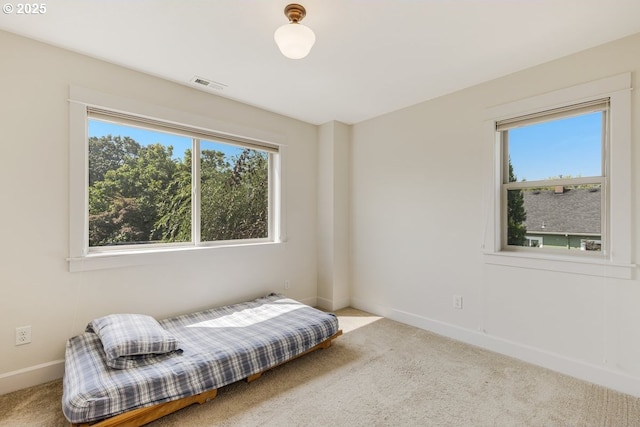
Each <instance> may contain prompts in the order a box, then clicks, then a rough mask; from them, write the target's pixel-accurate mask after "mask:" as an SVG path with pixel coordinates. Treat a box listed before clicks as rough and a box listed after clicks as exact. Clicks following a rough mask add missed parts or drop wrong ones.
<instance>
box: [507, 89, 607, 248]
mask: <svg viewBox="0 0 640 427" xmlns="http://www.w3.org/2000/svg"><path fill="white" fill-rule="evenodd" d="M608 111H609V99H602V100H595V101H592V102H588V103H584V104H579V105H571V106H567V107H564V108H561V109H558V110H551V111H543V112H539V113H536V114H534V115H530V116H520V117H516V118H512V119H509V120H504V121H499V122H498V123H497V131H498V132H500V139H501V150H502V195H501V196H502V197H501V209H502V217H503V218H504V220H503V221H502V224H503V225H502V230H501V232H502V239H501V243H502V248H503V249H508V250H535V251H557V252H567V251H575V250H578V251H582V252H598V253H600V254H602V253H603V251H602V244H603V242H604V244H605V245H606V242H607V237H606V224H603V218H605V215H603V213H605V212H606V211H607V202H606V200H607V198H606V185H605V183H606V175H605V173H604V170H605V168H604V164H605V153H606V152H607V150H606V148H607V141H608V129H609V127H608ZM543 242H544V243H543ZM595 242H598V243H597V244H596V243H595ZM523 248H527V249H523ZM531 248H533V249H531Z"/></svg>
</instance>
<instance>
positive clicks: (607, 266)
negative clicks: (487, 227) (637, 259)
mask: <svg viewBox="0 0 640 427" xmlns="http://www.w3.org/2000/svg"><path fill="white" fill-rule="evenodd" d="M484 262H485V263H486V264H494V265H504V266H509V267H518V268H530V269H534V270H547V271H557V272H562V273H573V274H585V275H588V276H599V277H610V278H615V279H627V280H628V279H633V276H634V273H635V269H636V265H635V264H615V263H613V262H611V261H610V260H606V259H600V258H597V259H596V258H590V257H589V258H587V257H577V256H576V257H573V256H564V257H563V256H556V255H549V254H532V253H522V252H485V253H484Z"/></svg>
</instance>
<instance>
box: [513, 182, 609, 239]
mask: <svg viewBox="0 0 640 427" xmlns="http://www.w3.org/2000/svg"><path fill="white" fill-rule="evenodd" d="M601 191H602V189H601V186H600V184H585V185H571V186H554V187H541V188H527V189H515V190H508V191H507V203H508V206H507V244H509V245H512V246H528V247H534V248H543V247H544V248H552V249H554V248H555V249H569V250H583V251H600V250H601V237H602V231H601V224H602V221H601V215H602V214H601V202H602V194H601Z"/></svg>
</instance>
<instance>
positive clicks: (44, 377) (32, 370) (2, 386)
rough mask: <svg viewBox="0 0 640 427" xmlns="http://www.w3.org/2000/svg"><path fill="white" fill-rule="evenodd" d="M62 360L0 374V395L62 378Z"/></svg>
mask: <svg viewBox="0 0 640 427" xmlns="http://www.w3.org/2000/svg"><path fill="white" fill-rule="evenodd" d="M63 374H64V360H54V361H53V362H47V363H42V364H40V365H35V366H30V367H28V368H24V369H18V370H17V371H12V372H7V373H6V374H0V395H3V394H7V393H11V392H12V391H16V390H21V389H23V388H27V387H32V386H34V385H38V384H44V383H48V382H49V381H53V380H57V379H59V378H62V375H63Z"/></svg>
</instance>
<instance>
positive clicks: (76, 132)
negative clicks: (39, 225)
mask: <svg viewBox="0 0 640 427" xmlns="http://www.w3.org/2000/svg"><path fill="white" fill-rule="evenodd" d="M69 94H70V96H69V136H70V138H69V142H70V149H69V162H70V168H69V169H70V174H69V178H70V180H69V191H70V197H69V201H70V209H69V231H70V240H69V257H68V258H67V261H68V262H69V271H72V272H73V271H86V270H94V269H103V268H117V267H123V266H131V265H143V264H153V263H157V262H166V260H167V259H170V258H172V257H175V256H177V254H178V253H185V252H190V251H194V250H195V251H202V250H214V249H222V248H232V247H264V246H265V245H266V246H272V245H274V244H275V245H276V246H277V245H278V244H280V243H283V242H285V241H286V230H285V218H284V209H283V206H284V202H285V194H284V186H283V182H284V176H283V175H284V168H283V164H284V160H285V158H286V144H285V142H284V137H283V136H282V135H279V134H274V133H271V132H264V131H261V130H257V129H254V128H248V127H245V126H238V125H235V124H231V123H223V122H221V121H218V120H215V119H211V118H208V117H203V116H198V115H194V114H191V113H187V112H184V111H178V110H174V109H170V108H165V107H160V106H157V105H152V104H147V103H144V102H140V101H135V100H131V99H126V98H121V97H118V96H113V95H108V94H104V93H100V92H97V91H94V90H92V89H87V88H82V87H77V86H70V89H69ZM90 111H99V112H102V113H105V114H106V115H107V116H111V117H113V120H112V122H115V123H121V122H119V121H117V117H119V116H120V117H123V118H124V120H125V122H122V123H121V124H125V125H127V123H126V118H127V117H128V118H130V119H134V121H135V122H142V123H144V122H145V121H147V122H149V123H155V124H157V125H158V126H160V127H162V126H165V127H166V128H167V129H174V128H175V129H177V130H180V129H182V130H186V131H190V132H191V134H189V135H188V136H189V137H191V138H194V137H196V136H198V137H200V138H201V139H203V140H205V139H206V140H209V141H213V142H222V143H229V144H232V145H235V146H241V147H242V146H247V147H248V148H257V149H261V150H264V151H267V152H268V153H269V190H268V191H269V194H268V197H269V206H268V209H269V211H268V218H269V220H268V237H267V238H259V239H258V238H257V239H238V240H225V241H213V242H208V241H207V242H200V241H199V240H196V239H194V238H193V237H194V230H192V241H190V242H171V243H150V244H144V245H121V246H120V245H119V246H115V247H89V236H88V232H89V201H88V192H89V187H88V171H89V169H88V168H89V160H88V144H87V140H88V123H89V119H90ZM93 118H96V117H93ZM98 120H101V119H99V118H98ZM138 127H140V125H139V124H138ZM147 128H149V127H147ZM234 142H235V143H234ZM196 145H198V146H199V141H198V142H197V143H196ZM194 157H196V156H195V154H194ZM196 163H199V162H196ZM192 176H193V175H192ZM199 186H200V183H199V182H192V191H196V190H198V189H199ZM198 209H199V206H198ZM199 219H200V217H199V212H197V213H192V222H193V221H199ZM192 226H193V227H197V229H198V230H199V228H200V224H195V223H192ZM229 250H231V249H229Z"/></svg>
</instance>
